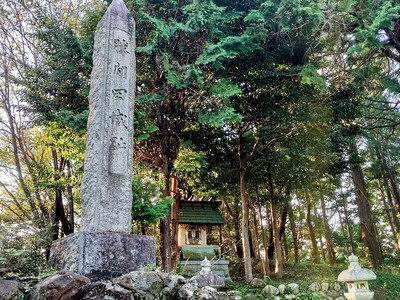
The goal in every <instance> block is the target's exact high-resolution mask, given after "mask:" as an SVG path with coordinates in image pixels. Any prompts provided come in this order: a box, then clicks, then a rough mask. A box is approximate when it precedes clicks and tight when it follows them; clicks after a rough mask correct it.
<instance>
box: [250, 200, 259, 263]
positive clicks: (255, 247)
mask: <svg viewBox="0 0 400 300" xmlns="http://www.w3.org/2000/svg"><path fill="white" fill-rule="evenodd" d="M251 215H252V217H253V222H252V226H251V232H252V234H251V236H252V239H251V240H252V242H253V243H252V248H253V253H254V256H256V257H260V247H258V245H260V237H259V236H258V230H257V216H256V211H255V209H254V207H253V206H252V210H251Z"/></svg>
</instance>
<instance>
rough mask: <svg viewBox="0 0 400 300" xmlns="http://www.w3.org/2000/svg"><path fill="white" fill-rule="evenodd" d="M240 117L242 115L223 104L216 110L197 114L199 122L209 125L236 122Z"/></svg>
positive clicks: (216, 125)
mask: <svg viewBox="0 0 400 300" xmlns="http://www.w3.org/2000/svg"><path fill="white" fill-rule="evenodd" d="M242 118H243V117H242V116H241V115H240V114H238V113H237V112H235V109H234V108H233V107H230V106H223V107H222V108H220V109H218V110H216V111H212V112H209V113H200V114H199V122H200V123H201V124H206V125H208V126H211V127H222V126H224V125H225V124H237V123H239V122H240V121H241V120H242Z"/></svg>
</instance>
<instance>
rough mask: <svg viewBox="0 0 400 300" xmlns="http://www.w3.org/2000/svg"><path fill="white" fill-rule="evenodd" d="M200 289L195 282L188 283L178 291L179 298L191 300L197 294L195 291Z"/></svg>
mask: <svg viewBox="0 0 400 300" xmlns="http://www.w3.org/2000/svg"><path fill="white" fill-rule="evenodd" d="M197 291H199V288H198V287H197V286H194V285H193V284H190V283H186V284H184V285H183V286H182V287H181V288H180V289H179V291H178V298H179V299H181V300H189V299H192V297H194V296H195V293H196V292H197Z"/></svg>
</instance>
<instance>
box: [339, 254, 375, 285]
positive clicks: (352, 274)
mask: <svg viewBox="0 0 400 300" xmlns="http://www.w3.org/2000/svg"><path fill="white" fill-rule="evenodd" d="M349 262H350V265H349V268H348V269H347V270H344V271H342V272H341V273H340V274H339V276H338V280H339V281H344V282H352V281H367V280H375V279H376V275H375V273H374V272H372V271H371V270H369V269H364V268H361V266H360V264H359V263H358V257H357V256H355V255H354V254H351V255H350V256H349Z"/></svg>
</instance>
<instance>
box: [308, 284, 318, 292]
mask: <svg viewBox="0 0 400 300" xmlns="http://www.w3.org/2000/svg"><path fill="white" fill-rule="evenodd" d="M308 289H309V290H310V291H312V292H318V291H320V290H321V284H319V283H318V282H313V283H311V284H310V286H309V287H308Z"/></svg>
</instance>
